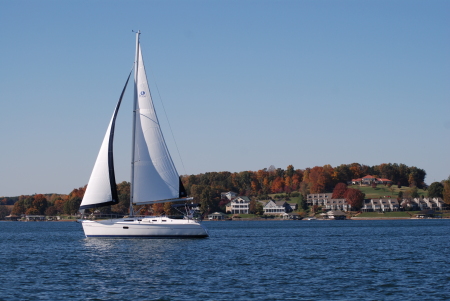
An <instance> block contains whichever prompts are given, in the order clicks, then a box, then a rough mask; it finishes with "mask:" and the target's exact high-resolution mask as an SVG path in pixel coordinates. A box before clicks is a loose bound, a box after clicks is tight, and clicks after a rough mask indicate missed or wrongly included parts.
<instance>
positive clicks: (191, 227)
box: [79, 31, 208, 238]
mask: <svg viewBox="0 0 450 301" xmlns="http://www.w3.org/2000/svg"><path fill="white" fill-rule="evenodd" d="M139 36H140V32H139V31H138V32H136V56H135V62H134V105H133V131H132V160H131V161H132V162H131V186H130V214H129V215H128V216H126V217H124V218H114V219H106V220H90V219H83V218H82V219H80V221H79V222H80V223H81V224H82V226H83V230H84V234H85V235H86V237H107V238H108V237H123V238H133V237H138V238H203V237H208V232H207V230H206V228H205V227H204V226H203V225H202V224H201V223H200V222H199V221H198V220H196V219H194V208H193V207H196V206H197V205H196V204H192V203H189V201H191V200H192V198H188V197H187V194H186V190H185V189H184V187H183V183H182V182H181V179H180V177H179V175H178V172H177V170H176V168H175V165H174V163H173V161H172V158H171V156H170V153H169V150H168V148H167V145H166V143H165V140H164V136H163V133H162V131H161V127H160V124H159V121H158V117H157V115H156V111H155V107H154V105H153V102H152V97H151V94H150V89H149V86H148V83H147V76H146V73H145V67H144V61H143V58H142V51H141V46H140V41H139ZM130 76H131V72H130V74H129V75H128V78H127V81H126V83H125V86H124V88H123V90H122V93H121V95H120V98H119V101H118V102H117V105H116V108H115V110H114V113H113V116H112V118H111V121H110V122H109V125H108V128H107V130H106V134H105V137H104V139H103V142H102V145H101V147H100V151H99V153H98V156H97V160H96V162H95V165H94V168H93V170H92V173H91V177H90V179H89V182H88V185H87V188H86V192H85V194H84V197H83V200H82V202H81V204H80V212H81V213H84V210H85V209H90V208H97V207H102V206H110V205H114V204H117V203H118V202H119V199H118V193H117V187H116V180H115V172H114V160H113V140H114V129H115V122H116V117H117V113H118V111H119V108H120V105H121V102H122V98H123V96H124V94H125V90H126V87H127V85H128V81H129V79H130ZM178 201H183V202H184V203H183V204H177V205H173V206H175V207H178V208H180V207H182V208H184V209H185V214H184V215H183V218H170V217H169V216H140V215H137V214H134V210H133V205H146V204H157V203H166V202H178ZM177 210H178V209H177ZM179 211H180V210H179ZM180 212H181V211H180Z"/></svg>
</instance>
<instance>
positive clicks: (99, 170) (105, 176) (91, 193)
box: [80, 114, 117, 209]
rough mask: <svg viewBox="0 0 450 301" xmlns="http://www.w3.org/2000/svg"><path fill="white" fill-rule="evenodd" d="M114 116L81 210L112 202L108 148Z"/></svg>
mask: <svg viewBox="0 0 450 301" xmlns="http://www.w3.org/2000/svg"><path fill="white" fill-rule="evenodd" d="M114 115H115V114H113V117H112V118H111V121H110V122H109V126H108V129H107V130H106V134H105V138H103V143H102V146H101V147H100V151H99V152H98V156H97V160H96V161H95V165H94V169H93V170H92V173H91V177H90V178H89V182H88V186H87V188H86V192H85V193H84V197H83V201H82V202H81V205H80V209H86V208H92V207H99V206H103V205H108V204H110V203H111V201H112V192H111V183H110V175H109V164H108V148H109V147H108V146H109V140H110V136H111V125H112V124H113V121H114ZM116 201H117V200H116Z"/></svg>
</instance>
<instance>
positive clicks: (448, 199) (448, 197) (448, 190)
mask: <svg viewBox="0 0 450 301" xmlns="http://www.w3.org/2000/svg"><path fill="white" fill-rule="evenodd" d="M442 185H443V186H444V189H443V190H442V196H443V199H444V202H445V203H446V204H449V205H450V177H448V179H447V180H445V181H444V182H443V184H442Z"/></svg>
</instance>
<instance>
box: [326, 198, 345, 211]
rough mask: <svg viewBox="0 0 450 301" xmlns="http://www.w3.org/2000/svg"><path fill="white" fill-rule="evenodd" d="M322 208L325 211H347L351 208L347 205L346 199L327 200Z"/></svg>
mask: <svg viewBox="0 0 450 301" xmlns="http://www.w3.org/2000/svg"><path fill="white" fill-rule="evenodd" d="M323 206H324V207H325V209H326V210H343V211H349V210H350V208H351V206H350V205H349V204H348V203H347V200H346V199H329V200H325V202H324V204H323Z"/></svg>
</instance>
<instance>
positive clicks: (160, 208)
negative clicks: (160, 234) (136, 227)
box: [152, 203, 164, 215]
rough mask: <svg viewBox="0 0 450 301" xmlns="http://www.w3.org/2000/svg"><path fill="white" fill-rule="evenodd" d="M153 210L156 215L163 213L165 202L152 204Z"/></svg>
mask: <svg viewBox="0 0 450 301" xmlns="http://www.w3.org/2000/svg"><path fill="white" fill-rule="evenodd" d="M152 211H153V214H154V215H161V214H163V213H164V204H163V203H157V204H153V205H152Z"/></svg>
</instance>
